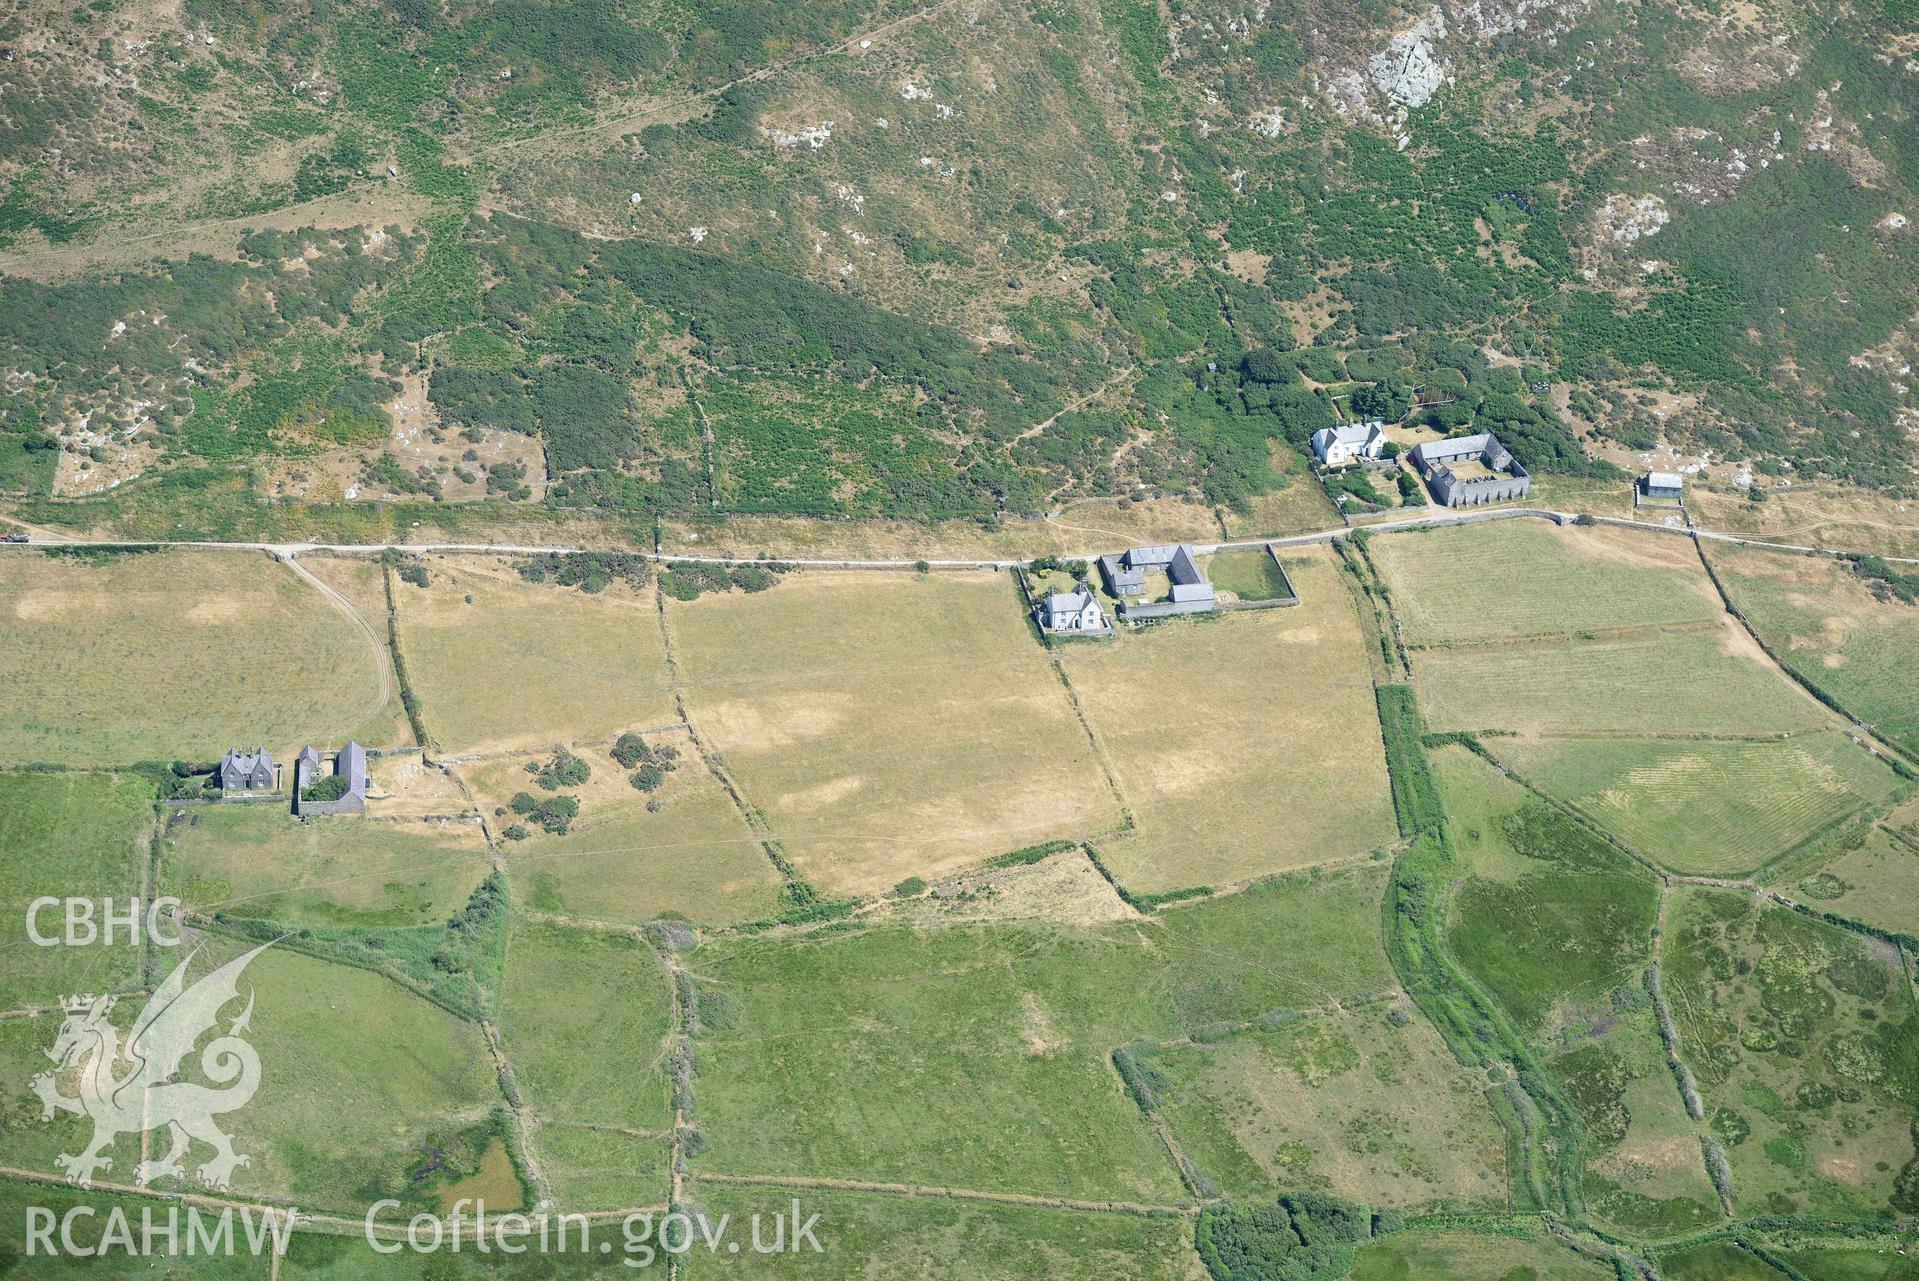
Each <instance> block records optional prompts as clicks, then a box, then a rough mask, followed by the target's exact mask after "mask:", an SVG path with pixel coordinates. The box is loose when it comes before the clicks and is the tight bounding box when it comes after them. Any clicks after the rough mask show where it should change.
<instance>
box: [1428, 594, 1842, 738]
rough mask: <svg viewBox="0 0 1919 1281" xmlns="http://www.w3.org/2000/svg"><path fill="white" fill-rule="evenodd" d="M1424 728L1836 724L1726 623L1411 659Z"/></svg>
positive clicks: (1649, 730) (1741, 728)
mask: <svg viewBox="0 0 1919 1281" xmlns="http://www.w3.org/2000/svg"><path fill="white" fill-rule="evenodd" d="M1413 674H1414V677H1415V680H1416V683H1417V684H1418V687H1419V695H1420V709H1421V710H1422V711H1423V712H1424V713H1425V715H1426V719H1427V721H1428V722H1429V723H1430V724H1431V725H1432V727H1433V728H1434V729H1440V730H1453V729H1471V730H1481V729H1501V730H1513V731H1516V732H1519V733H1522V734H1525V733H1530V734H1569V733H1582V732H1584V733H1607V734H1777V733H1783V732H1785V731H1788V730H1807V729H1823V728H1826V727H1828V726H1832V725H1835V724H1837V718H1835V717H1834V716H1833V714H1832V713H1831V712H1829V711H1827V710H1826V709H1825V708H1823V707H1821V706H1820V705H1819V704H1818V703H1817V702H1815V701H1813V699H1812V697H1811V695H1809V694H1807V693H1805V692H1804V691H1803V690H1801V689H1799V687H1798V686H1796V685H1794V684H1793V683H1792V681H1791V680H1790V679H1789V678H1788V677H1787V676H1786V675H1785V674H1784V673H1782V672H1780V671H1779V670H1778V668H1776V667H1774V666H1773V665H1772V663H1771V661H1770V660H1768V659H1767V658H1766V656H1765V655H1764V653H1762V652H1761V651H1760V649H1759V647H1758V646H1757V645H1755V644H1753V642H1752V638H1751V637H1750V636H1748V635H1747V634H1746V633H1745V631H1744V630H1743V629H1741V628H1740V627H1739V625H1738V624H1737V623H1735V622H1733V621H1732V620H1731V619H1727V620H1725V622H1724V623H1723V624H1719V625H1710V626H1707V627H1704V628H1698V627H1691V628H1684V629H1680V630H1675V631H1666V632H1658V633H1654V634H1651V635H1641V636H1635V637H1626V638H1612V639H1603V640H1596V641H1581V640H1576V639H1561V640H1557V641H1552V642H1544V643H1538V644H1526V645H1491V646H1485V647H1480V648H1471V649H1447V650H1431V651H1428V652H1425V653H1416V654H1414V655H1413Z"/></svg>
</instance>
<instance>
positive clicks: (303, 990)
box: [115, 937, 500, 1213]
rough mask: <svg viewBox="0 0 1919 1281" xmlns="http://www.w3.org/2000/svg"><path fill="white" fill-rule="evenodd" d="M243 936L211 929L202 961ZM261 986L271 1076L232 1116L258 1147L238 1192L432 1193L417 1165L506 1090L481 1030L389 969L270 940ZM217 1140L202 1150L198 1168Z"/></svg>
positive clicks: (322, 1195)
mask: <svg viewBox="0 0 1919 1281" xmlns="http://www.w3.org/2000/svg"><path fill="white" fill-rule="evenodd" d="M241 950H243V949H242V947H241V946H240V945H238V944H236V943H234V942H233V941H231V940H228V939H225V938H217V937H208V939H207V942H206V946H205V947H204V949H203V951H202V954H201V955H200V956H199V957H198V958H197V959H196V960H195V965H196V967H198V968H196V970H195V971H194V973H196V974H197V973H201V972H204V969H205V967H207V966H209V965H210V964H213V963H216V962H219V961H224V960H226V959H228V958H230V957H232V956H235V955H238V953H239V952H240V951H241ZM248 989H251V990H252V992H253V994H254V997H253V999H254V1009H253V1017H252V1023H251V1029H252V1030H251V1032H250V1033H249V1035H248V1039H249V1041H250V1042H251V1043H252V1044H253V1046H254V1048H255V1050H256V1051H257V1052H258V1053H259V1057H260V1064H261V1080H260V1089H259V1093H258V1094H256V1095H255V1096H254V1098H253V1100H252V1102H251V1103H249V1104H248V1105H247V1106H246V1107H245V1108H244V1109H242V1110H240V1111H237V1112H234V1113H232V1114H231V1116H230V1117H229V1118H228V1120H229V1122H230V1124H229V1125H228V1129H229V1131H230V1132H231V1133H232V1135H233V1138H234V1148H235V1150H236V1151H238V1152H241V1153H244V1154H246V1155H248V1156H250V1157H251V1158H252V1164H251V1165H249V1166H245V1167H243V1168H241V1169H239V1170H238V1171H236V1172H235V1174H234V1177H233V1190H234V1192H236V1193H239V1194H247V1195H264V1196H271V1197H284V1198H290V1199H291V1200H292V1201H293V1202H294V1203H295V1204H297V1205H299V1206H300V1207H302V1208H303V1209H313V1210H324V1209H332V1210H343V1211H346V1212H348V1213H351V1212H354V1211H356V1210H359V1209H363V1208H364V1207H365V1206H366V1205H368V1204H370V1203H371V1202H373V1201H375V1200H377V1199H379V1198H380V1197H385V1196H392V1197H399V1198H402V1199H406V1200H408V1201H410V1202H413V1203H419V1202H420V1201H421V1200H422V1198H423V1195H424V1194H423V1193H422V1192H421V1191H418V1190H416V1189H415V1188H414V1187H413V1186H412V1185H411V1184H410V1183H409V1180H408V1178H407V1174H406V1172H407V1169H408V1167H409V1166H412V1165H413V1164H414V1163H415V1162H417V1161H420V1160H421V1159H422V1157H423V1154H424V1150H425V1145H432V1146H435V1147H439V1148H442V1149H443V1150H445V1149H450V1147H451V1146H452V1145H454V1144H455V1143H456V1142H457V1141H458V1138H459V1136H460V1134H461V1133H462V1131H465V1130H467V1129H469V1128H470V1127H472V1126H475V1125H477V1124H480V1123H482V1122H483V1121H484V1120H485V1117H486V1114H487V1110H488V1109H489V1108H490V1107H492V1106H493V1105H495V1104H496V1103H498V1102H499V1098H500V1095H499V1089H498V1086H497V1084H496V1081H495V1078H494V1072H493V1067H492V1063H491V1061H490V1059H489V1057H488V1055H487V1051H486V1046H485V1042H484V1039H483V1038H482V1036H481V1033H480V1030H479V1029H478V1028H477V1027H475V1026H474V1025H472V1024H470V1023H467V1022H465V1021H463V1020H461V1019H458V1018H455V1017H454V1016H453V1015H451V1014H448V1013H447V1012H446V1011H444V1010H442V1009H440V1008H439V1007H437V1006H434V1005H432V1004H429V1003H428V1002H426V1001H423V1000H420V999H419V998H418V997H415V996H413V995H412V994H410V993H408V992H407V991H405V990H404V989H402V988H401V987H399V986H398V985H396V984H394V983H392V982H390V981H389V980H387V979H384V978H381V977H379V976H377V975H374V974H370V973H367V972H365V971H362V970H358V969H354V968H351V967H348V966H344V965H336V964H331V963H328V962H325V961H319V960H315V959H313V958H311V957H307V956H302V955H299V954H297V953H294V952H288V951H285V950H284V949H278V948H270V949H268V950H267V951H266V952H264V953H262V954H261V955H260V956H259V957H257V958H256V959H255V960H254V961H253V963H252V964H251V965H249V966H248V967H247V969H246V971H245V973H244V974H243V975H242V978H241V990H242V993H243V994H244V993H245V992H246V991H247V990H248ZM240 1008H241V1006H240V1005H239V1003H235V1004H234V1005H233V1007H232V1008H231V1009H230V1010H228V1011H227V1012H226V1014H225V1017H224V1018H223V1019H222V1020H221V1026H222V1027H224V1026H225V1025H226V1024H227V1023H228V1022H230V1021H231V1020H232V1018H233V1017H234V1016H235V1015H237V1014H238V1013H239V1011H240ZM193 1061H194V1060H192V1059H191V1058H190V1059H189V1062H190V1063H191V1062H193ZM132 1145H133V1140H132V1139H122V1140H121V1141H120V1145H119V1147H120V1151H119V1152H118V1153H117V1154H116V1155H117V1156H118V1157H119V1158H120V1159H121V1160H123V1161H126V1162H127V1164H124V1165H116V1167H115V1172H116V1174H117V1173H120V1172H122V1171H130V1170H131V1169H132V1166H131V1158H130V1157H128V1156H127V1153H129V1152H130V1151H131V1149H132ZM205 1152H206V1150H205V1149H204V1148H202V1149H198V1150H196V1151H195V1152H193V1153H190V1154H189V1157H190V1161H191V1162H192V1163H193V1164H188V1166H187V1171H186V1172H187V1174H188V1176H189V1179H190V1178H191V1176H192V1174H193V1170H194V1164H197V1162H198V1161H201V1160H204V1159H205ZM158 1186H161V1187H167V1188H188V1187H190V1186H191V1184H190V1183H189V1182H182V1181H177V1180H169V1181H163V1182H162V1183H161V1184H159V1185H158Z"/></svg>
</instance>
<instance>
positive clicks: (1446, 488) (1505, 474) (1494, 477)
mask: <svg viewBox="0 0 1919 1281" xmlns="http://www.w3.org/2000/svg"><path fill="white" fill-rule="evenodd" d="M1413 465H1414V466H1415V467H1417V468H1419V471H1420V474H1421V475H1423V476H1425V478H1426V484H1427V486H1428V487H1429V488H1430V489H1431V490H1432V491H1433V497H1434V498H1436V499H1438V500H1439V502H1440V505H1441V506H1443V507H1477V506H1479V505H1481V504H1482V503H1503V502H1505V501H1507V500H1508V499H1513V498H1523V497H1525V495H1526V491H1527V490H1529V489H1531V488H1532V484H1533V478H1532V475H1531V473H1529V472H1528V471H1527V470H1526V468H1525V467H1524V466H1523V465H1522V464H1521V463H1520V461H1519V460H1518V459H1517V458H1514V457H1513V456H1512V451H1510V450H1508V449H1507V448H1506V447H1505V446H1504V445H1502V444H1500V443H1499V437H1497V436H1495V435H1493V434H1492V433H1491V432H1489V431H1482V432H1479V433H1477V434H1476V435H1472V436H1460V437H1457V438H1456V439H1453V440H1429V441H1427V442H1426V443H1425V444H1423V445H1420V446H1418V447H1416V448H1415V449H1414V450H1413Z"/></svg>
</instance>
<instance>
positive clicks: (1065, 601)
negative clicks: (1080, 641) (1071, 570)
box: [1035, 583, 1106, 632]
mask: <svg viewBox="0 0 1919 1281" xmlns="http://www.w3.org/2000/svg"><path fill="white" fill-rule="evenodd" d="M1035 612H1036V613H1037V614H1038V615H1039V625H1040V627H1041V628H1043V629H1044V630H1046V631H1049V632H1100V631H1105V630H1106V611H1104V610H1102V609H1101V608H1100V607H1099V597H1097V596H1095V595H1093V589H1092V588H1090V587H1088V586H1087V585H1086V584H1085V583H1079V584H1077V585H1076V586H1074V588H1073V590H1072V591H1070V592H1052V593H1049V594H1048V595H1046V596H1043V597H1041V598H1040V602H1039V606H1038V608H1037V610H1036V611H1035Z"/></svg>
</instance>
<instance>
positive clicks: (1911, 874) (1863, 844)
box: [1781, 828, 1919, 935]
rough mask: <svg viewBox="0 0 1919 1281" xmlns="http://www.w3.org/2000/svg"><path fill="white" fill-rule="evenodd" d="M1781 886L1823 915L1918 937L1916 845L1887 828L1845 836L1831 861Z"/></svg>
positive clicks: (1918, 848)
mask: <svg viewBox="0 0 1919 1281" xmlns="http://www.w3.org/2000/svg"><path fill="white" fill-rule="evenodd" d="M1781 888H1782V889H1784V890H1785V891H1786V892H1787V893H1789V894H1791V895H1792V896H1793V897H1795V898H1798V899H1800V900H1802V901H1803V902H1805V903H1807V904H1808V905H1809V906H1811V907H1814V908H1817V909H1818V910H1820V911H1822V912H1835V913H1837V914H1838V915H1840V916H1847V917H1851V918H1852V919H1853V920H1856V921H1864V922H1865V923H1866V924H1868V925H1876V926H1878V927H1879V928H1880V929H1882V930H1893V931H1895V932H1898V933H1903V934H1915V935H1919V846H1915V845H1914V844H1913V843H1912V841H1911V840H1910V839H1909V838H1906V839H1902V838H1901V837H1900V836H1898V835H1895V834H1894V833H1892V832H1890V831H1888V830H1886V829H1885V828H1873V829H1872V830H1870V831H1867V832H1861V833H1858V835H1857V836H1856V837H1855V836H1854V835H1853V834H1852V833H1848V834H1847V836H1846V837H1845V838H1844V839H1843V843H1841V844H1840V845H1839V846H1838V847H1837V849H1836V850H1835V853H1834V857H1832V858H1829V859H1828V860H1827V861H1825V862H1824V863H1821V864H1820V865H1819V867H1818V869H1817V870H1816V871H1812V872H1808V873H1806V874H1805V875H1803V876H1801V877H1799V879H1798V880H1796V881H1793V882H1792V883H1791V884H1788V885H1784V886H1782V887H1781Z"/></svg>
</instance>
